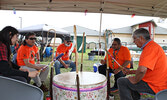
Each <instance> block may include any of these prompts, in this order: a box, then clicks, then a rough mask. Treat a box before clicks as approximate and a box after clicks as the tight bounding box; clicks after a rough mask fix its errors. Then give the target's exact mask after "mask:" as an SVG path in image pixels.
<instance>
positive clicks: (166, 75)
mask: <svg viewBox="0 0 167 100" xmlns="http://www.w3.org/2000/svg"><path fill="white" fill-rule="evenodd" d="M133 41H134V43H135V44H136V45H137V47H139V48H141V49H142V53H141V55H140V60H139V64H138V68H137V70H126V69H124V70H123V72H124V73H125V74H135V75H133V76H130V77H127V78H124V77H122V78H120V79H118V88H119V95H120V100H140V93H142V92H145V93H150V94H155V93H158V92H159V91H161V90H164V89H167V57H166V55H165V52H164V50H163V49H162V48H161V46H160V45H158V44H157V43H156V42H154V41H153V40H151V38H150V33H149V31H148V30H146V29H145V28H140V29H137V30H135V31H134V33H133ZM164 99H165V98H164Z"/></svg>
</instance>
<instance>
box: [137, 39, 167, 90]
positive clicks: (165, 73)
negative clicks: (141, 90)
mask: <svg viewBox="0 0 167 100" xmlns="http://www.w3.org/2000/svg"><path fill="white" fill-rule="evenodd" d="M139 66H145V67H147V72H146V74H145V76H144V77H143V79H142V80H143V81H144V82H147V83H148V85H149V86H150V87H151V89H152V90H153V91H154V92H155V93H157V92H159V91H161V90H164V89H167V58H166V55H165V53H164V51H163V49H162V48H161V47H160V46H159V45H158V44H157V43H155V42H154V41H150V42H149V43H148V44H147V45H146V46H145V47H144V48H143V51H142V54H141V56H140V61H139Z"/></svg>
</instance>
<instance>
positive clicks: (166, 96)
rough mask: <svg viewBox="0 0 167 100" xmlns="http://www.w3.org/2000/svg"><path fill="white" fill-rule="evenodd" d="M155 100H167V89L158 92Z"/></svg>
mask: <svg viewBox="0 0 167 100" xmlns="http://www.w3.org/2000/svg"><path fill="white" fill-rule="evenodd" d="M155 100H167V89H166V90H162V91H160V92H158V93H157V94H156V95H155Z"/></svg>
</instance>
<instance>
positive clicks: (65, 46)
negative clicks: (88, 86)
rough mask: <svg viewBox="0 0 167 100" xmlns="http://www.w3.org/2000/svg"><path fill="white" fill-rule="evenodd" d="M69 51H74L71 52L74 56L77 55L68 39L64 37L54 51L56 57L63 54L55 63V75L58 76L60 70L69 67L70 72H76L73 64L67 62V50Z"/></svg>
mask: <svg viewBox="0 0 167 100" xmlns="http://www.w3.org/2000/svg"><path fill="white" fill-rule="evenodd" d="M70 49H74V50H73V52H74V53H75V55H78V53H77V52H76V48H73V46H72V43H71V39H70V37H69V36H66V37H65V38H64V43H62V44H60V45H59V46H58V47H57V50H56V56H58V55H60V54H61V53H64V55H63V56H62V57H61V58H60V59H59V60H56V61H55V64H54V67H55V72H56V75H57V74H60V68H68V67H70V68H72V70H71V71H75V70H76V65H75V63H74V62H72V61H70V60H69V55H70V54H69V50H70ZM76 59H77V58H76Z"/></svg>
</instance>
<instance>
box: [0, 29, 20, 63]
mask: <svg viewBox="0 0 167 100" xmlns="http://www.w3.org/2000/svg"><path fill="white" fill-rule="evenodd" d="M15 34H18V30H17V29H16V28H14V27H12V26H6V27H4V28H3V29H2V30H1V32H0V41H1V42H2V43H4V44H5V45H6V48H7V58H8V61H9V62H10V61H11V60H10V55H11V50H10V45H11V44H12V41H11V39H12V37H13V36H14V35H15Z"/></svg>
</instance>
